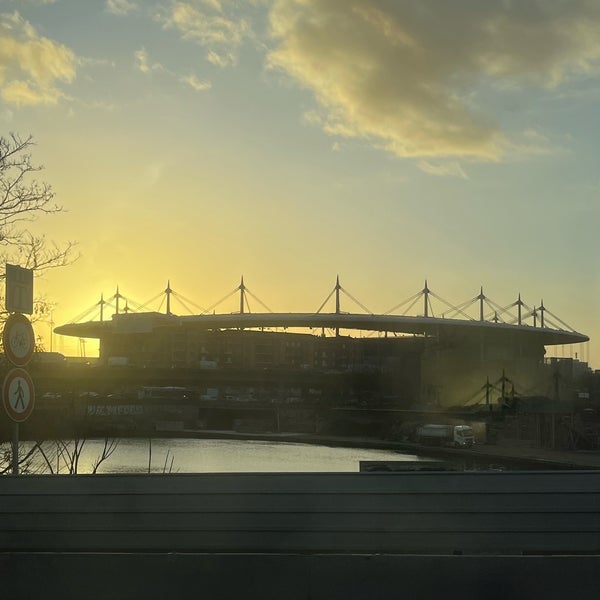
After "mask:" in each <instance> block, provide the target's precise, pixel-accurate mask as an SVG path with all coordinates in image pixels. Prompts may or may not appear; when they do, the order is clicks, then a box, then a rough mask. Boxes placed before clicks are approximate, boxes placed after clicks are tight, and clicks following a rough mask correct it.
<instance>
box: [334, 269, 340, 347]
mask: <svg viewBox="0 0 600 600" xmlns="http://www.w3.org/2000/svg"><path fill="white" fill-rule="evenodd" d="M340 289H341V286H340V276H339V275H338V276H337V277H336V279H335V314H336V315H339V314H340ZM339 335H340V328H339V327H336V328H335V337H339Z"/></svg>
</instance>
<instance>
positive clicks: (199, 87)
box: [180, 74, 212, 92]
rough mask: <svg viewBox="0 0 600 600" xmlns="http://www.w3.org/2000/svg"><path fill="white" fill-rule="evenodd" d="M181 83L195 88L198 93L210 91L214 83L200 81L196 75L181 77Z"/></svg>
mask: <svg viewBox="0 0 600 600" xmlns="http://www.w3.org/2000/svg"><path fill="white" fill-rule="evenodd" d="M180 81H182V82H183V83H187V84H188V85H189V86H190V87H191V88H193V89H194V90H196V91H197V92H203V91H205V90H210V88H211V87H212V83H211V82H210V81H206V80H201V79H198V77H196V75H193V74H192V75H185V76H184V77H181V78H180Z"/></svg>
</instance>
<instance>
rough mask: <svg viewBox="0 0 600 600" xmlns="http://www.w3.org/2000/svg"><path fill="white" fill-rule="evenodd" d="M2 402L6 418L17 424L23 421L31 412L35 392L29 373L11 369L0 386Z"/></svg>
mask: <svg viewBox="0 0 600 600" xmlns="http://www.w3.org/2000/svg"><path fill="white" fill-rule="evenodd" d="M2 402H3V404H4V409H5V410H6V413H7V414H8V416H9V417H10V418H11V419H12V420H13V421H16V422H17V423H21V422H22V421H25V420H26V419H27V418H28V417H29V415H30V414H31V413H32V411H33V405H34V403H35V390H34V387H33V381H32V380H31V377H29V373H27V371H25V370H24V369H11V370H10V371H9V372H8V374H7V375H6V377H5V378H4V383H3V384H2Z"/></svg>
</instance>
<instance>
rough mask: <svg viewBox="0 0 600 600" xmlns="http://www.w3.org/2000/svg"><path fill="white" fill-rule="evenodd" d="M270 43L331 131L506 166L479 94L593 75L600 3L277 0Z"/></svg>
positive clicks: (599, 45)
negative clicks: (485, 87)
mask: <svg viewBox="0 0 600 600" xmlns="http://www.w3.org/2000/svg"><path fill="white" fill-rule="evenodd" d="M270 31H271V35H272V37H273V39H274V41H275V46H274V48H273V49H272V50H271V51H270V53H269V55H268V64H269V66H270V67H271V68H275V69H278V70H280V71H283V72H285V73H286V74H287V75H289V76H290V77H291V78H293V79H294V80H295V81H297V82H298V83H299V84H301V85H302V86H303V87H305V88H307V89H309V90H311V91H312V92H313V94H314V96H315V98H316V100H317V102H318V105H319V107H320V119H319V120H320V121H321V123H322V125H321V126H322V127H323V129H324V130H325V131H327V132H329V133H331V134H333V135H336V136H340V137H347V138H363V139H368V140H371V141H373V142H374V143H376V144H378V145H383V146H384V147H385V148H387V149H388V150H389V151H391V152H393V153H395V154H396V155H398V156H402V157H421V158H427V157H469V158H474V159H483V160H496V159H499V158H501V157H502V155H503V152H504V149H505V148H506V147H507V141H506V139H505V136H504V134H503V132H502V131H501V130H500V128H499V126H498V125H497V124H496V123H495V121H494V116H493V114H489V113H488V111H486V107H485V106H482V105H481V104H479V103H478V96H477V90H478V88H479V86H481V85H482V83H485V84H486V85H488V86H489V85H491V86H495V87H497V88H498V89H500V88H502V87H506V86H507V85H508V86H537V87H538V88H540V87H542V88H551V87H553V86H558V85H560V84H561V83H562V82H563V81H565V79H567V78H568V77H570V76H573V75H575V74H578V73H581V72H589V71H591V70H592V69H594V68H595V67H596V65H597V61H598V59H599V58H600V35H599V34H600V3H598V2H595V1H593V0H571V1H569V2H561V1H557V2H547V1H542V0H520V1H519V2H512V1H510V0H505V1H503V0H486V1H485V2H472V1H470V0H452V1H451V2H449V1H448V0H419V1H417V0H415V1H403V2H389V1H388V0H274V3H273V6H272V8H271V12H270ZM424 164H428V163H424Z"/></svg>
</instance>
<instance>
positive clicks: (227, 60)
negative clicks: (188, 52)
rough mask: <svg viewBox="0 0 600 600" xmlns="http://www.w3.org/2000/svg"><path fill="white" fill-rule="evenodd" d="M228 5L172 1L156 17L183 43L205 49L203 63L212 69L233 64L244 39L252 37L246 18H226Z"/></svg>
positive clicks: (216, 1)
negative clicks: (176, 33) (166, 10)
mask: <svg viewBox="0 0 600 600" xmlns="http://www.w3.org/2000/svg"><path fill="white" fill-rule="evenodd" d="M224 7H227V8H228V9H229V10H232V11H235V6H234V7H233V8H232V3H225V4H224V3H222V2H220V0H196V1H195V2H174V3H173V4H172V5H171V7H170V10H169V11H168V12H167V13H166V14H163V15H162V16H161V17H159V20H160V21H161V22H162V25H163V27H165V28H171V29H176V30H178V31H179V32H180V33H181V35H182V37H183V38H184V39H186V40H190V41H192V42H195V43H196V44H198V45H200V46H202V47H203V48H205V49H206V58H207V60H208V61H209V62H210V63H212V64H213V65H215V66H219V67H226V66H231V65H235V64H236V63H237V60H238V51H239V48H240V46H241V45H242V43H243V42H244V40H245V39H246V38H248V37H251V36H252V29H251V27H250V23H249V21H248V20H247V19H245V18H241V17H238V16H236V15H230V14H228V13H227V12H226V10H225V8H224Z"/></svg>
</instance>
